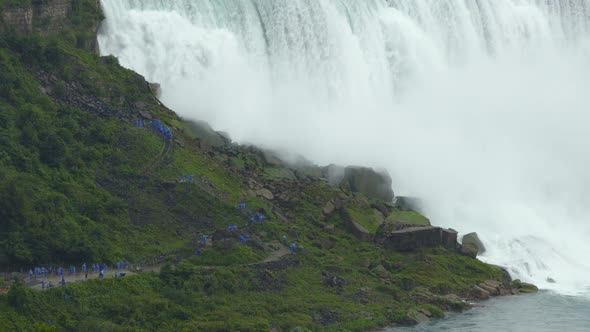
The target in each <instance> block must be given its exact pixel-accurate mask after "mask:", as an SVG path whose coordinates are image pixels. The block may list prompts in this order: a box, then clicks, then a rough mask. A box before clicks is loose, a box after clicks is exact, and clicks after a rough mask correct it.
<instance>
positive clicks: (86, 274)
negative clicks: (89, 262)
mask: <svg viewBox="0 0 590 332" xmlns="http://www.w3.org/2000/svg"><path fill="white" fill-rule="evenodd" d="M84 280H88V271H86V272H84Z"/></svg>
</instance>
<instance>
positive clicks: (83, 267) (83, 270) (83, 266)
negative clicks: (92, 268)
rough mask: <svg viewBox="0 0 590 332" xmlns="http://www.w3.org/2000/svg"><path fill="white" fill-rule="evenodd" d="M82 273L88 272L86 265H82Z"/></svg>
mask: <svg viewBox="0 0 590 332" xmlns="http://www.w3.org/2000/svg"><path fill="white" fill-rule="evenodd" d="M82 272H84V273H86V272H88V267H87V266H86V263H84V264H82Z"/></svg>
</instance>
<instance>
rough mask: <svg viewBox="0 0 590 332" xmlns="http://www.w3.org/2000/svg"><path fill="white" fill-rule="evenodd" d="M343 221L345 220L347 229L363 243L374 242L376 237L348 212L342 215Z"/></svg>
mask: <svg viewBox="0 0 590 332" xmlns="http://www.w3.org/2000/svg"><path fill="white" fill-rule="evenodd" d="M340 215H341V217H342V220H344V222H345V224H346V227H347V228H348V229H349V230H350V231H351V232H352V233H353V234H354V235H355V236H356V237H357V238H358V239H359V240H361V241H365V242H369V241H373V238H374V235H373V234H372V233H371V232H369V231H368V230H367V229H366V228H365V227H363V226H362V225H361V224H359V223H358V222H356V221H355V220H354V219H353V218H352V217H351V216H350V214H348V213H347V212H346V211H344V210H343V211H341V213H340Z"/></svg>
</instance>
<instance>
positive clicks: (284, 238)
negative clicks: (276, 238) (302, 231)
mask: <svg viewBox="0 0 590 332" xmlns="http://www.w3.org/2000/svg"><path fill="white" fill-rule="evenodd" d="M281 242H282V243H283V244H284V245H287V236H286V235H283V237H282V238H281Z"/></svg>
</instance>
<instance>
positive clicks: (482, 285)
mask: <svg viewBox="0 0 590 332" xmlns="http://www.w3.org/2000/svg"><path fill="white" fill-rule="evenodd" d="M478 286H479V287H480V288H482V289H484V290H486V291H487V292H488V293H489V294H490V296H498V295H500V290H499V289H498V288H497V287H494V286H492V285H490V284H487V283H485V282H482V283H479V284H478Z"/></svg>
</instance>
